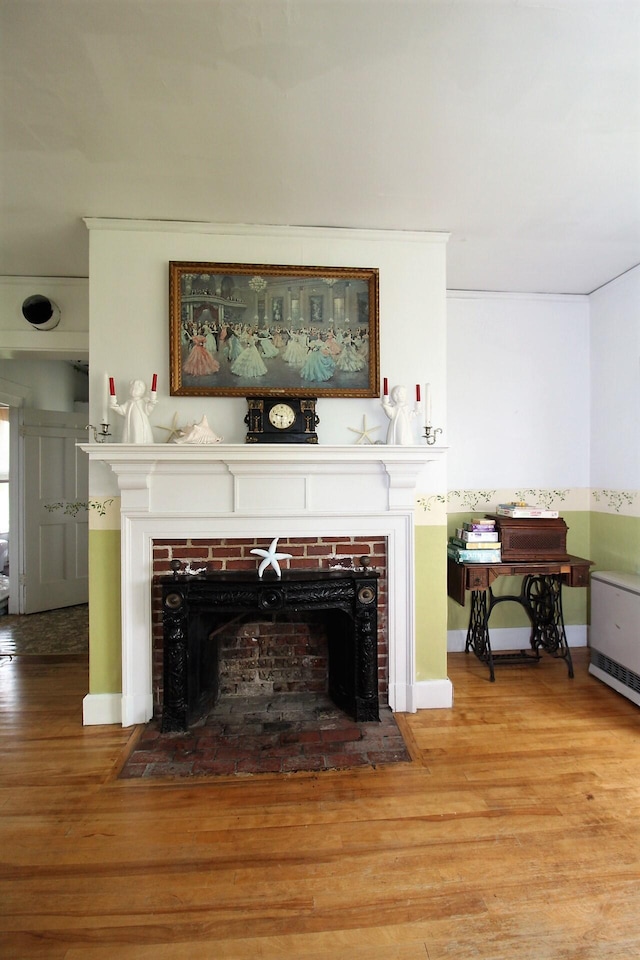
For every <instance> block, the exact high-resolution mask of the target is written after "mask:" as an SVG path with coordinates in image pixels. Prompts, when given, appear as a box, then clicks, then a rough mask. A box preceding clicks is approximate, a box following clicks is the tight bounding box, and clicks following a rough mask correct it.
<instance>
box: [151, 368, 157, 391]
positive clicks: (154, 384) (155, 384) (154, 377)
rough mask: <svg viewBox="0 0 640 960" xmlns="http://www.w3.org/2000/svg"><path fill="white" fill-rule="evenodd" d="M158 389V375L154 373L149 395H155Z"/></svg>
mask: <svg viewBox="0 0 640 960" xmlns="http://www.w3.org/2000/svg"><path fill="white" fill-rule="evenodd" d="M157 389H158V374H157V373H154V375H153V380H152V381H151V393H155V392H156V390H157Z"/></svg>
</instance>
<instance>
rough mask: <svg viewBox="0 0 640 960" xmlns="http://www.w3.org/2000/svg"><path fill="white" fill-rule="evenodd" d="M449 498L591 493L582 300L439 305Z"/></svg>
mask: <svg viewBox="0 0 640 960" xmlns="http://www.w3.org/2000/svg"><path fill="white" fill-rule="evenodd" d="M447 315H448V319H447V338H448V340H447V382H448V387H447V395H448V400H447V406H448V422H449V437H448V445H449V455H448V471H447V473H448V477H447V479H448V485H449V489H450V490H451V489H456V488H460V489H476V488H484V487H499V488H505V487H517V486H519V485H526V486H527V487H541V488H554V487H585V488H586V487H588V486H589V443H590V438H589V303H588V298H587V297H580V296H545V295H535V294H531V295H523V294H484V293H471V292H466V291H465V292H458V291H450V292H449V293H448V295H447Z"/></svg>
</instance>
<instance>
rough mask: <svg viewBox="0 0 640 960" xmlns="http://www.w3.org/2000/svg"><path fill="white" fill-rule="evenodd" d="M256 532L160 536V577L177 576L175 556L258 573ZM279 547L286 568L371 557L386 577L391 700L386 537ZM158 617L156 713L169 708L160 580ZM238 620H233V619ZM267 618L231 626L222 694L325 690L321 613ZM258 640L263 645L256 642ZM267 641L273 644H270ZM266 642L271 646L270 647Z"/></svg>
mask: <svg viewBox="0 0 640 960" xmlns="http://www.w3.org/2000/svg"><path fill="white" fill-rule="evenodd" d="M265 545H266V544H265V542H264V541H262V540H259V539H257V538H256V537H247V538H245V539H235V538H228V539H220V538H218V539H210V540H197V539H194V540H168V541H163V540H154V543H153V576H154V581H155V580H156V578H158V577H166V576H167V575H171V573H172V568H171V561H172V560H180V561H182V563H183V564H184V563H190V564H191V567H192V568H203V567H205V568H206V570H207V572H209V573H213V572H216V571H225V570H229V571H231V570H256V568H257V564H258V562H259V559H260V558H259V557H258V558H257V557H256V556H254V555H253V554H252V553H251V550H252V549H253V548H254V547H264V546H265ZM278 550H279V551H281V552H283V553H289V554H291V560H282V561H281V568H282V569H283V570H332V569H344V570H352V569H355V568H357V567H359V566H360V559H361V557H363V556H367V557H368V558H369V560H370V565H371V568H372V569H374V570H376V571H377V573H378V574H379V575H380V579H379V581H378V638H377V639H378V643H377V647H378V694H379V696H380V698H381V701H382V702H386V699H387V693H388V658H387V653H388V645H387V581H386V573H387V547H386V540H385V538H383V537H329V536H324V537H285V538H283V539H281V540H279V541H278ZM152 619H153V695H154V696H153V701H154V703H153V706H154V716H160V715H161V712H162V673H163V635H162V608H161V598H160V586H159V584H158V583H157V582H154V587H153V599H152ZM230 619H231V618H230ZM286 621H287V622H286V623H282V618H281V617H275V616H271V617H265V616H263V617H260V616H259V615H258V614H257V613H256V616H255V617H252V618H251V619H250V621H249V622H244V621H243V622H242V623H241V624H240V625H239V626H238V627H237V628H235V629H234V628H232V627H229V628H227V629H226V630H225V641H224V642H223V643H221V644H220V658H221V663H220V666H221V674H222V677H223V681H222V683H221V690H220V693H221V695H223V696H224V695H226V696H251V695H253V696H260V695H262V694H268V693H271V692H273V693H275V694H280V693H283V692H287V691H295V692H314V691H315V692H318V693H320V692H325V691H326V677H327V649H326V648H327V644H326V637H325V636H324V630H323V628H322V614H320V613H316V614H310V615H307V616H306V617H305V616H304V615H301V616H300V617H295V616H294V615H290V616H288V617H287V618H286ZM256 637H260V638H261V639H262V642H261V643H259V644H257V643H256ZM265 639H266V640H267V642H265ZM265 647H266V650H265V649H264V648H265Z"/></svg>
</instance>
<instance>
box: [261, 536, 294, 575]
mask: <svg viewBox="0 0 640 960" xmlns="http://www.w3.org/2000/svg"><path fill="white" fill-rule="evenodd" d="M277 546H278V537H274V538H273V540H272V541H271V546H270V547H269V549H268V550H261V549H260V548H259V547H256V549H255V550H252V551H251V553H255V554H257V555H258V556H259V557H264V560H263V561H262V563H261V564H260V566H259V567H258V576H259V577H260V578H262V574H263V573H264V571H265V570H266V569H267V567H273V569H274V570H275V572H276V574H277V576H278V579H280V578H281V577H282V572H281V570H280V564H279V563H278V560H290V559H291V557H292V554H290V553H276V548H277Z"/></svg>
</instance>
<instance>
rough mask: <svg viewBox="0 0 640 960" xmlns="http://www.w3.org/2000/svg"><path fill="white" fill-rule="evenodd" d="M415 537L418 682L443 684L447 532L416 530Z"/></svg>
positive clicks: (441, 528) (435, 528)
mask: <svg viewBox="0 0 640 960" xmlns="http://www.w3.org/2000/svg"><path fill="white" fill-rule="evenodd" d="M415 536H416V544H415V551H416V680H418V681H420V680H440V679H443V678H444V677H446V676H447V602H446V598H447V566H446V561H445V562H443V558H444V557H446V553H447V528H446V527H445V526H444V524H443V525H442V526H438V525H429V526H417V527H416V528H415ZM460 609H462V608H460Z"/></svg>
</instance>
